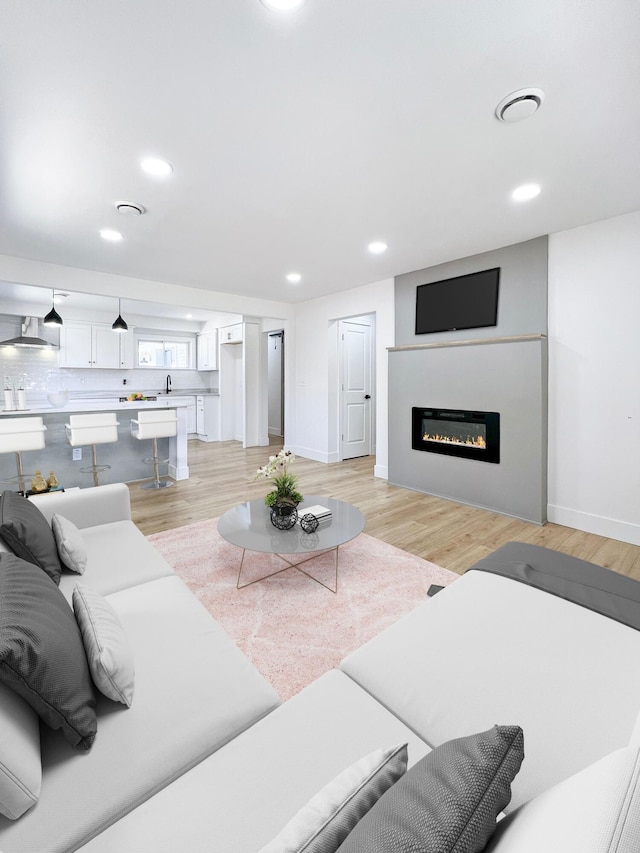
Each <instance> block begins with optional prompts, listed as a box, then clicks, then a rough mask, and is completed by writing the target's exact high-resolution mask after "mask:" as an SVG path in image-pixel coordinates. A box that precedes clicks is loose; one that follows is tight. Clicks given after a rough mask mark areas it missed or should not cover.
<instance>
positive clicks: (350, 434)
mask: <svg viewBox="0 0 640 853" xmlns="http://www.w3.org/2000/svg"><path fill="white" fill-rule="evenodd" d="M339 334H340V344H341V347H340V349H341V353H342V357H341V384H342V390H341V409H342V415H341V421H342V424H341V426H342V441H341V451H342V453H341V456H342V459H353V458H354V457H355V456H369V455H370V453H371V413H372V405H373V400H372V387H371V386H372V382H371V372H372V371H371V345H372V342H371V325H369V324H367V323H359V322H358V321H355V320H341V321H340V329H339Z"/></svg>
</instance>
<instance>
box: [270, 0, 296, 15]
mask: <svg viewBox="0 0 640 853" xmlns="http://www.w3.org/2000/svg"><path fill="white" fill-rule="evenodd" d="M303 3H304V0H262V5H263V6H266V7H267V9H272V10H273V11H274V12H293V11H294V10H295V9H298V8H300V6H302V4H303Z"/></svg>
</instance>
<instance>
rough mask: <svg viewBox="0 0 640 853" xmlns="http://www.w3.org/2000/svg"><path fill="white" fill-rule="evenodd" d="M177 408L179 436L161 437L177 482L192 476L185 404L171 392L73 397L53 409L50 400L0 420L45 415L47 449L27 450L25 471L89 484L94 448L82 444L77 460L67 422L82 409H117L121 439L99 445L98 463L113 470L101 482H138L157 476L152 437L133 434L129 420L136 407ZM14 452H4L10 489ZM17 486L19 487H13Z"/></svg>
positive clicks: (0, 467)
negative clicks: (127, 397) (150, 460)
mask: <svg viewBox="0 0 640 853" xmlns="http://www.w3.org/2000/svg"><path fill="white" fill-rule="evenodd" d="M163 408H171V409H175V410H176V412H177V415H178V424H177V435H176V436H175V437H174V438H164V439H162V438H161V439H158V454H159V456H160V457H161V458H168V459H169V470H168V473H169V476H170V477H172V478H173V479H174V480H186V479H188V478H189V465H188V458H187V449H188V443H187V403H186V402H185V401H184V400H178V399H176V400H172V399H171V398H170V397H169V396H164V395H163V396H162V397H158V399H157V400H134V401H126V402H123V401H121V400H119V399H118V398H117V397H105V398H99V399H98V398H96V399H79V400H70V401H69V403H68V404H67V405H66V406H63V407H62V408H54V407H53V406H51V405H49V404H48V403H37V402H36V403H34V404H33V405H31V406H29V408H27V409H23V410H19V411H2V412H0V417H2V418H16V423H17V425H18V426H19V424H18V420H19V419H20V418H26V417H33V416H34V415H38V416H42V418H43V421H44V425H45V426H46V428H47V430H46V433H45V447H44V449H43V450H33V451H26V452H24V453H23V455H22V456H23V467H24V471H25V475H29V477H28V479H30V478H31V476H32V475H33V473H34V472H35V471H36V470H40V471H41V472H42V474H43V476H44V477H45V479H46V478H47V476H48V475H49V472H50V471H54V472H55V474H56V477H57V478H58V480H59V482H60V485H62V486H63V487H65V488H70V487H72V486H80V487H86V486H90V485H92V483H93V480H92V478H91V475H90V474H83V473H82V472H81V471H80V468H84V467H85V466H87V465H90V464H91V451H90V449H89V448H82V451H83V453H82V459H81V460H79V461H74V460H73V448H72V447H71V446H70V445H69V444H67V441H66V432H65V424H66V423H69V415H71V414H79V413H83V412H115V413H116V415H117V419H118V421H119V424H120V425H119V427H118V441H117V442H114V443H113V444H101V445H99V446H98V463H99V464H104V465H111V468H110V469H109V470H107V471H104V472H102V473H101V474H100V482H101V483H119V482H125V483H127V482H134V481H137V480H146V479H150V478H151V477H152V476H153V471H152V468H151V466H149V465H147V464H145V463H144V462H143V461H142V460H143V458H144V457H148V456H150V455H151V441H148V442H147V441H139V440H138V439H136V438H133V436H132V435H131V426H130V424H131V420H132V419H135V417H136V414H137V412H138V411H142V410H143V409H163ZM15 474H16V465H15V456H14V454H12V453H8V454H1V455H0V481H3V482H2V485H1V486H0V489H5V488H12V486H11V484H9V483H7V482H5V481H7V480H9V479H10V478H12V477H15ZM13 487H14V488H15V485H14V486H13Z"/></svg>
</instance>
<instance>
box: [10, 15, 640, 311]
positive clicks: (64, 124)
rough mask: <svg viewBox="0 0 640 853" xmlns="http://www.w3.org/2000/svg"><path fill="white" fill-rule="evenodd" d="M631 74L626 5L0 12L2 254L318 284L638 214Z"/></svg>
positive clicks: (281, 286) (275, 294)
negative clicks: (536, 189)
mask: <svg viewBox="0 0 640 853" xmlns="http://www.w3.org/2000/svg"><path fill="white" fill-rule="evenodd" d="M639 83H640V4H638V2H637V0H536V2H535V3H533V2H531V0H526V2H525V0H306V4H305V6H303V8H302V9H301V10H300V11H298V12H297V13H295V14H293V15H289V16H285V15H282V14H278V13H275V12H270V11H269V10H267V9H266V8H265V7H264V6H263V5H262V4H261V3H260V2H259V0H182V2H179V3H178V2H175V0H128V2H124V0H89V2H82V0H56V2H51V0H29V2H25V0H3V3H2V10H1V20H0V132H1V138H2V145H1V147H0V168H1V173H0V186H1V188H2V189H1V192H0V252H1V253H3V254H7V255H15V256H18V257H22V258H29V259H35V260H41V261H49V262H52V263H55V264H62V265H67V266H75V267H81V268H84V269H89V270H100V271H105V272H111V273H118V274H123V275H128V276H134V277H138V278H142V279H151V280H156V281H163V282H171V283H174V284H179V285H186V286H191V287H195V288H202V289H206V290H212V291H220V292H225V293H226V292H230V293H237V294H243V295H248V296H256V297H266V298H273V299H277V300H280V301H291V302H296V301H300V300H304V299H309V298H313V297H315V296H319V295H321V294H329V293H332V292H336V291H338V290H342V289H345V288H349V287H355V286H358V285H362V284H366V283H368V282H372V281H378V280H381V279H383V278H387V277H390V276H393V275H396V274H399V273H403V272H407V271H410V270H414V269H419V268H422V267H426V266H430V265H433V264H436V263H440V262H443V261H446V260H450V259H452V258H456V257H463V256H466V255H470V254H474V253H476V252H480V251H485V250H488V249H492V248H496V247H498V246H502V245H507V244H511V243H516V242H519V241H521V240H526V239H529V238H533V237H537V236H539V235H541V234H546V233H553V232H555V231H559V230H564V229H566V228H571V227H574V226H576V225H581V224H584V223H586V222H590V221H594V220H598V219H604V218H607V217H610V216H614V215H617V214H621V213H626V212H629V211H631V210H636V209H638V208H640V156H639V153H638V152H640V108H639V107H638V84H639ZM525 86H536V87H539V88H541V89H543V90H544V92H545V94H546V99H545V101H544V103H543V105H542V107H541V109H540V110H539V111H538V113H536V114H535V115H534V116H533V117H531V118H529V119H527V120H525V121H522V122H519V123H515V124H501V123H500V122H498V121H497V120H496V118H495V117H494V109H495V107H496V105H497V104H498V102H499V101H500V100H501V99H502V98H503V97H504V96H505V95H507V94H508V93H510V92H512V91H514V90H516V89H520V88H522V87H525ZM147 154H156V155H159V156H162V157H165V158H167V159H168V160H169V161H170V162H171V163H172V164H173V166H174V170H175V171H174V174H173V175H172V176H171V178H169V179H165V180H153V179H151V178H149V177H147V176H145V175H144V174H143V173H142V172H141V170H140V168H139V161H140V159H141V157H143V156H144V155H147ZM528 181H537V182H539V183H540V184H541V185H542V188H543V189H542V193H541V195H540V196H539V197H538V198H537V199H535V200H534V201H532V202H529V203H528V204H525V205H520V206H517V205H515V204H514V203H513V202H512V201H511V200H510V192H511V190H512V189H513V188H514V187H515V186H516V185H518V184H521V183H523V182H528ZM118 200H128V201H134V202H137V203H140V204H142V205H144V206H145V207H146V208H147V211H148V213H147V214H146V215H145V216H142V217H124V216H122V215H121V214H118V213H117V212H116V211H115V208H114V202H116V201H118ZM103 227H112V228H118V229H119V230H121V231H123V232H124V233H125V235H126V239H125V240H124V241H123V242H122V243H119V244H110V243H106V242H104V241H102V240H101V239H100V238H99V236H98V231H99V229H100V228H103ZM374 239H382V240H384V241H386V242H387V243H388V245H389V250H388V252H387V253H386V254H384V255H381V256H375V257H374V256H371V255H370V254H369V253H368V252H367V251H366V246H367V244H368V243H369V241H371V240H374ZM294 270H295V271H298V272H300V273H301V274H302V276H303V280H302V282H301V284H299V285H290V284H288V283H287V282H286V281H285V275H286V274H287V273H289V272H291V271H294Z"/></svg>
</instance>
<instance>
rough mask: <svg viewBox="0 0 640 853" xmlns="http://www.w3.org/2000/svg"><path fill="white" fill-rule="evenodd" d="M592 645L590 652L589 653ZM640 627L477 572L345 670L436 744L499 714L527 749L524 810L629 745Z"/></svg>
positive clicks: (520, 778)
mask: <svg viewBox="0 0 640 853" xmlns="http://www.w3.org/2000/svg"><path fill="white" fill-rule="evenodd" d="M585 649H588V654H585ZM638 660H640V631H634V630H633V629H632V628H629V627H627V626H625V625H622V624H621V623H619V622H616V621H614V620H613V619H608V618H606V617H603V616H600V615H599V614H597V613H594V612H592V611H590V610H587V609H586V608H584V607H578V606H577V605H574V604H571V603H570V602H568V601H565V600H563V599H561V598H558V597H557V596H553V595H550V594H549V593H546V592H542V591H540V590H537V589H534V588H532V587H529V586H526V585H525V584H522V583H518V582H516V581H511V580H508V579H507V578H503V577H498V576H497V575H492V574H488V573H486V572H478V571H471V572H467V574H465V575H464V576H463V577H461V578H460V579H459V580H457V581H456V582H455V583H453V584H451V585H450V586H448V587H447V588H446V589H444V590H442V591H441V592H439V593H438V594H437V595H436V596H434V597H433V598H431V599H429V600H428V601H426V602H425V603H424V604H421V605H420V606H419V607H417V608H416V609H415V610H413V611H412V612H411V613H409V614H408V615H407V616H406V617H404V618H403V619H401V620H400V621H398V622H397V623H396V624H395V625H392V626H391V627H390V628H388V629H387V630H386V631H383V632H382V633H381V634H379V635H378V636H377V637H375V638H374V639H373V640H371V641H370V642H369V643H367V644H366V645H364V646H362V647H361V648H360V649H358V650H357V651H355V652H353V654H351V655H349V656H348V657H347V658H345V660H344V661H343V662H342V663H341V665H340V667H341V669H343V670H344V671H345V672H346V673H347V674H348V675H350V676H351V677H352V678H353V679H354V680H355V681H357V682H358V683H359V684H361V685H362V686H363V687H364V688H365V689H366V690H368V691H369V692H370V693H371V694H372V695H373V696H374V697H376V698H377V699H378V700H379V701H380V702H382V704H383V705H385V707H387V708H389V709H390V710H391V711H393V713H395V714H397V715H398V716H399V717H400V719H402V720H403V721H404V722H405V723H406V724H407V725H408V726H410V727H411V728H412V729H414V731H416V732H417V733H418V734H419V735H420V736H421V737H423V738H424V739H425V740H426V741H427V742H428V743H429V744H430V745H431V746H438V745H439V744H441V743H444V742H445V741H447V740H451V739H452V738H455V737H459V736H461V735H464V734H466V733H467V732H469V731H481V730H483V729H487V728H489V727H490V726H492V725H493V724H494V723H495V721H496V720H510V721H514V722H516V723H517V724H518V725H520V726H521V727H522V729H523V731H524V736H525V740H526V744H527V758H526V760H525V762H524V763H523V765H522V769H521V770H520V772H519V773H518V775H517V777H516V778H515V780H514V782H513V786H512V793H513V797H512V802H511V804H510V806H509V807H508V809H507V811H511V810H513V809H514V808H515V807H517V806H518V805H520V804H521V803H523V802H526V801H527V800H529V799H531V797H534V796H535V795H536V794H539V793H540V792H541V791H543V790H545V789H546V788H549V787H550V786H551V785H554V784H556V783H557V782H559V781H561V780H562V779H566V778H567V777H568V776H570V775H572V774H573V773H576V772H577V771H578V770H581V769H583V768H584V767H586V766H588V765H589V764H591V763H593V762H594V761H597V760H598V759H599V758H602V757H603V756H604V755H607V754H608V753H609V752H612V751H613V750H615V749H618V748H619V747H622V746H626V744H627V742H628V739H629V736H630V734H631V731H632V729H633V726H634V722H635V719H636V716H637V714H638V708H640V679H637V678H630V677H629V673H630V672H635V671H636V669H637V662H638Z"/></svg>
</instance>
